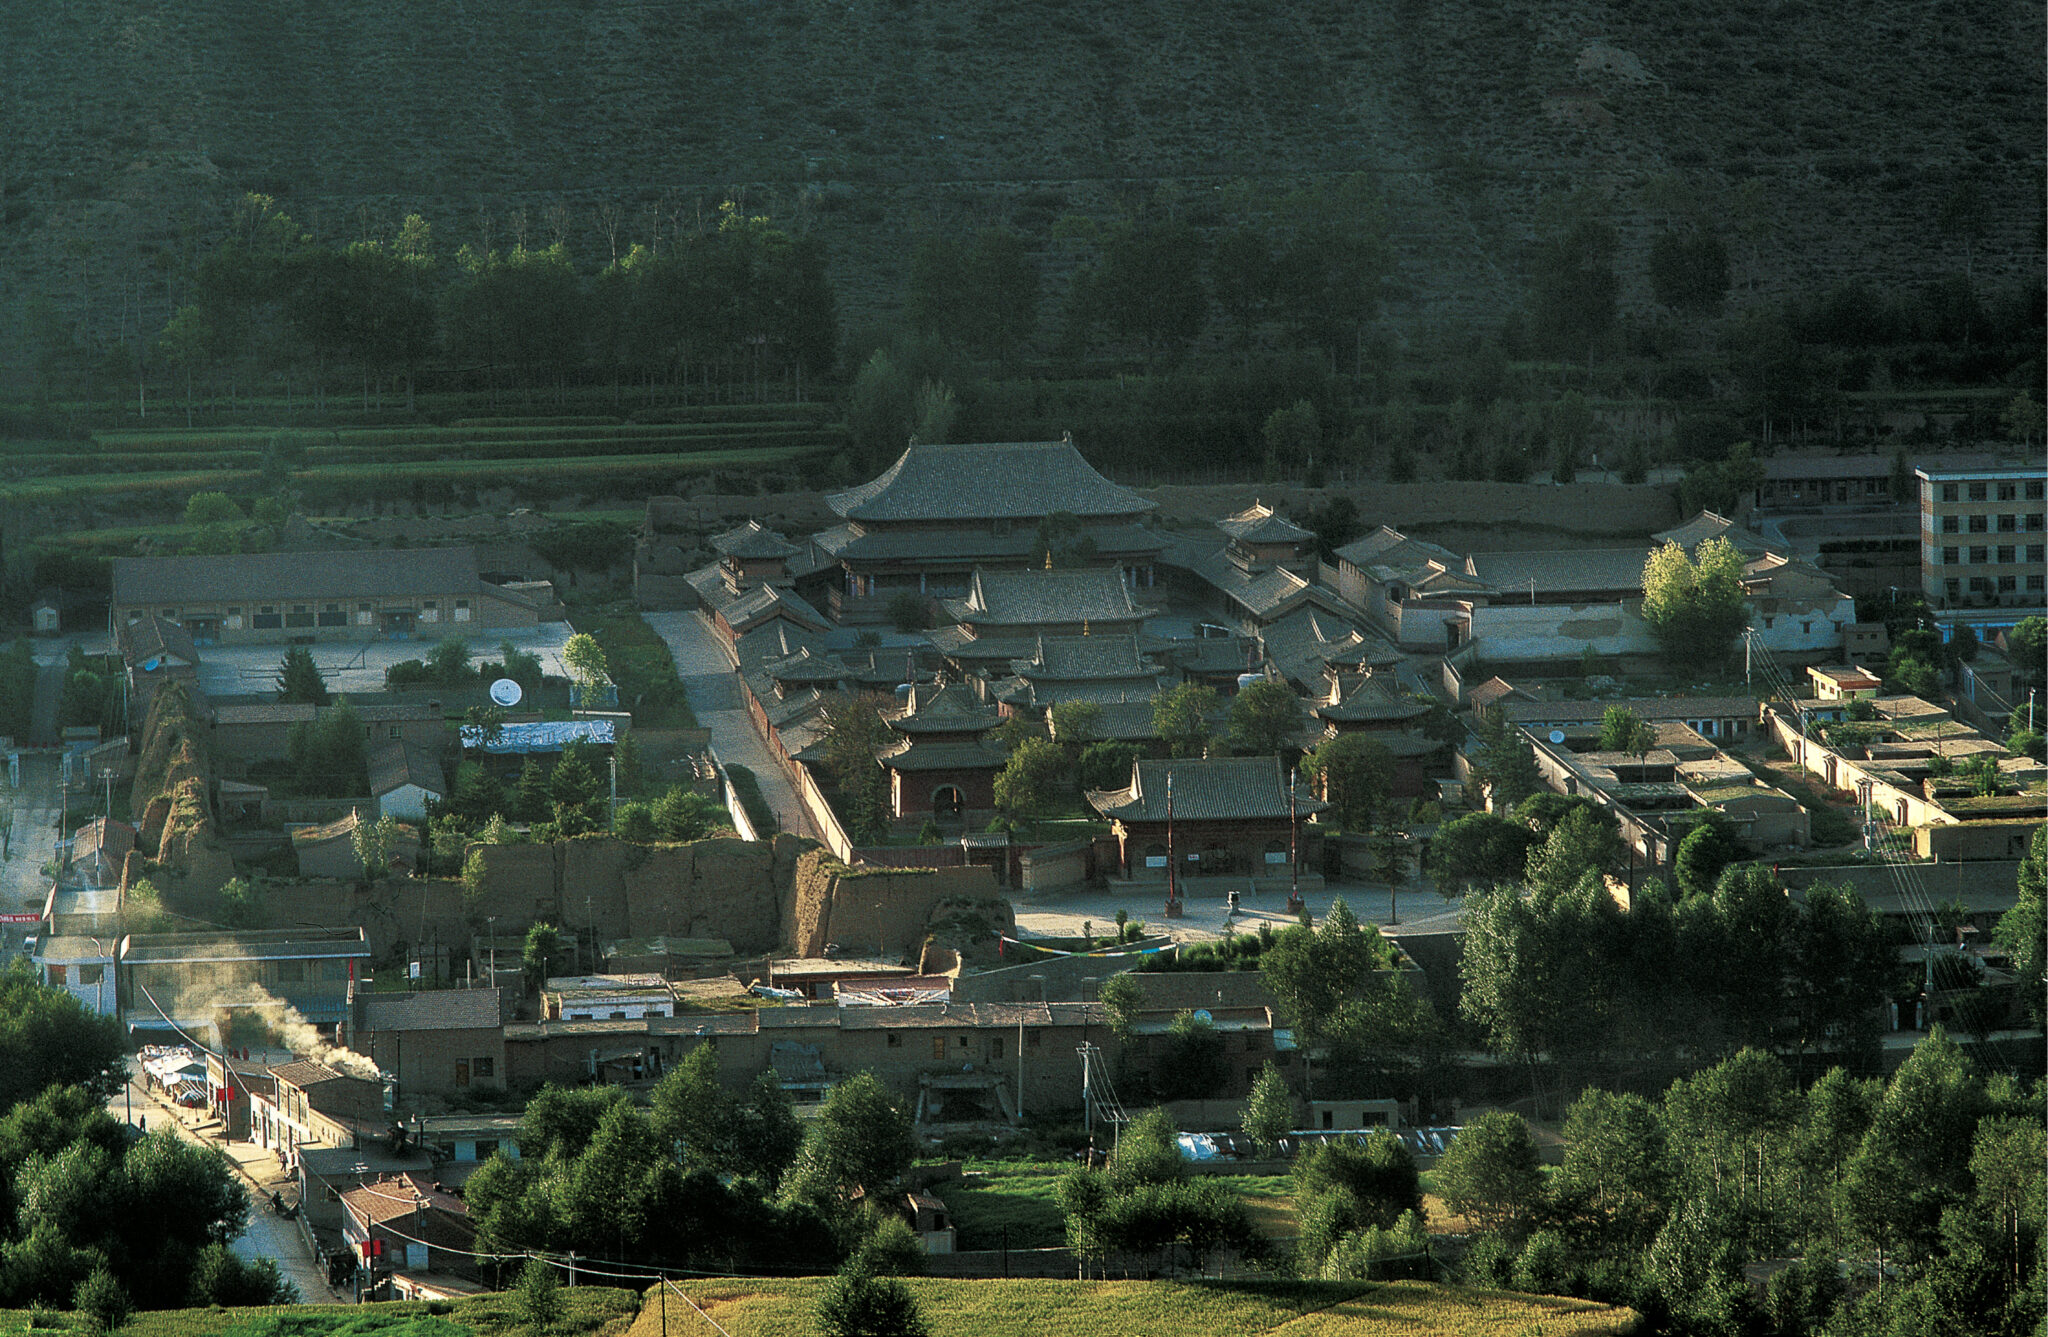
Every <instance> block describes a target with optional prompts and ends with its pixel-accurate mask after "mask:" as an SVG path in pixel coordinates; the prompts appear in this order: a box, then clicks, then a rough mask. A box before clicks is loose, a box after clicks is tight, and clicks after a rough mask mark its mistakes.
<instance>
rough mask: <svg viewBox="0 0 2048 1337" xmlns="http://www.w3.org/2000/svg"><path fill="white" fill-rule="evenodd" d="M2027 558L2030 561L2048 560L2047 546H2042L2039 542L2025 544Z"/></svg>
mask: <svg viewBox="0 0 2048 1337" xmlns="http://www.w3.org/2000/svg"><path fill="white" fill-rule="evenodd" d="M2027 560H2028V561H2030V562H2043V561H2048V548H2044V546H2043V545H2042V544H2039V543H2029V544H2028V545H2027Z"/></svg>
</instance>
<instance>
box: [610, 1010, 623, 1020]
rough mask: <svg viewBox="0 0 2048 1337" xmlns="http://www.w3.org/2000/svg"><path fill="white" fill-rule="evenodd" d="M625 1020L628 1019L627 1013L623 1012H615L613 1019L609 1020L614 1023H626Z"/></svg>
mask: <svg viewBox="0 0 2048 1337" xmlns="http://www.w3.org/2000/svg"><path fill="white" fill-rule="evenodd" d="M625 1019H626V1014H625V1013H623V1012H614V1013H612V1015H611V1017H610V1018H609V1020H612V1021H624V1020H625Z"/></svg>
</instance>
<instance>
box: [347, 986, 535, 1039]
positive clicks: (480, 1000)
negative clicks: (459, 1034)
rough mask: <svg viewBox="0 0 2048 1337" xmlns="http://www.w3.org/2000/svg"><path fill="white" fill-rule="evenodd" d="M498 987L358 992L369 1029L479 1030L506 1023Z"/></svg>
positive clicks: (363, 1015) (366, 1025)
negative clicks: (404, 991) (406, 991)
mask: <svg viewBox="0 0 2048 1337" xmlns="http://www.w3.org/2000/svg"><path fill="white" fill-rule="evenodd" d="M501 992H502V991H501V990H498V989H421V990H418V991H416V992H409V993H358V994H357V995H356V999H357V1003H358V1005H359V1006H360V1007H361V1008H362V1028H363V1029H364V1030H366V1031H476V1030H491V1029H495V1028H496V1027H498V1026H500V1025H503V1024H504V1018H503V1015H502V1014H501V1011H500V1009H501V1007H502V1004H501V1003H500V1002H499V994H500V993H501Z"/></svg>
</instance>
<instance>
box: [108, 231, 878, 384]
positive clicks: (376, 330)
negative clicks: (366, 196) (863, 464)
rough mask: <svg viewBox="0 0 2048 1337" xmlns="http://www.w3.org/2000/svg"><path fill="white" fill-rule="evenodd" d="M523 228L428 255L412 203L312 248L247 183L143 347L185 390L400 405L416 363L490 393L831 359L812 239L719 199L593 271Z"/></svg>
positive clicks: (821, 364)
mask: <svg viewBox="0 0 2048 1337" xmlns="http://www.w3.org/2000/svg"><path fill="white" fill-rule="evenodd" d="M534 240H535V243H536V244H534V245H529V244H528V240H527V239H526V238H525V237H519V238H516V239H515V240H514V241H513V244H512V245H511V246H510V247H509V248H507V249H500V248H499V247H498V246H496V245H494V244H493V241H492V240H491V239H485V240H484V241H483V242H482V244H481V245H467V244H466V245H463V246H461V247H459V248H458V249H457V250H456V251H455V252H454V253H453V254H452V255H443V254H441V253H439V252H438V251H437V249H436V243H435V239H434V236H433V231H432V229H431V227H429V225H428V224H427V223H426V222H425V220H423V219H421V218H420V217H418V216H417V215H412V216H408V217H407V218H406V220H405V222H404V223H403V224H402V225H401V226H400V227H399V229H398V231H397V234H396V235H395V236H394V237H392V238H390V239H388V240H363V241H358V242H354V243H351V244H347V245H328V244H322V243H318V242H315V241H313V240H312V239H311V238H310V237H309V236H308V235H307V234H305V233H304V232H303V231H301V230H300V228H299V226H298V225H297V224H296V223H295V222H294V221H293V220H292V219H291V217H290V216H289V215H287V214H285V213H283V212H282V211H280V210H279V209H278V207H277V204H276V202H275V201H273V200H271V199H269V198H268V197H265V196H261V195H249V196H247V197H245V198H244V199H243V201H242V202H241V204H240V206H239V207H238V208H237V210H236V212H235V215H234V218H233V220H232V222H231V225H230V227H229V229H228V233H227V235H226V236H225V237H224V238H223V239H222V240H221V241H220V243H219V244H218V245H217V246H216V247H215V248H214V249H213V250H212V251H211V252H209V253H208V254H207V255H205V256H204V257H203V258H202V259H201V260H200V261H199V262H198V264H197V266H196V269H195V272H194V274H193V275H192V281H191V284H190V298H189V300H188V301H187V302H185V303H184V304H183V305H181V306H179V307H178V308H177V309H176V310H175V311H174V312H173V314H172V316H171V318H170V321H169V322H168V324H167V325H166V326H165V328H164V330H163V332H162V334H161V336H160V337H159V338H158V339H157V340H156V342H155V344H154V345H153V348H152V353H153V356H154V357H155V358H156V359H159V360H161V362H162V363H164V364H167V365H169V366H170V367H172V368H174V369H175V370H176V371H177V372H178V374H179V375H180V377H181V378H182V379H183V381H184V383H185V387H186V392H187V396H188V399H189V397H190V395H191V393H192V392H193V390H194V389H195V388H197V386H198V385H199V384H200V383H206V384H209V385H210V386H212V387H214V388H215V389H217V390H225V391H227V392H228V393H229V394H230V395H232V394H234V393H235V392H236V390H237V388H238V387H240V388H243V389H253V388H255V387H259V386H263V385H265V384H267V383H268V382H269V381H271V380H272V379H273V378H276V377H280V376H282V377H287V378H291V379H297V380H303V381H304V382H305V383H306V384H307V385H309V386H310V388H311V390H312V392H313V394H314V395H315V396H316V397H317V396H320V395H323V394H324V393H326V392H327V391H329V390H330V389H332V388H333V387H335V386H337V385H339V384H343V383H345V382H344V380H343V378H344V377H346V378H350V379H352V380H353V381H354V383H356V384H357V385H358V386H360V388H361V391H362V396H363V399H364V405H365V407H368V402H369V399H370V397H371V395H372V392H373V388H376V387H381V386H383V385H386V384H392V383H402V384H403V385H404V387H405V391H406V395H407V402H408V404H410V402H411V395H412V390H413V387H414V385H415V384H416V383H417V381H418V380H419V379H420V377H421V375H422V374H423V373H424V372H426V371H428V370H430V369H431V370H433V371H435V372H438V373H440V374H441V376H442V377H443V378H447V377H451V376H452V377H455V378H459V379H461V380H465V381H469V382H472V383H475V384H478V385H481V386H484V387H487V388H491V389H493V390H495V389H498V388H501V387H520V388H524V389H525V390H527V391H529V392H531V391H533V390H536V389H539V388H543V387H550V386H559V385H562V384H564V383H566V382H567V381H569V380H571V379H581V378H583V377H585V376H588V375H591V374H593V373H592V371H591V369H592V368H607V369H610V371H609V374H611V375H613V376H618V375H630V376H631V377H632V378H633V379H634V380H635V381H639V382H644V383H647V384H650V385H671V386H672V385H677V384H682V383H686V382H690V381H698V380H701V381H703V382H706V383H711V382H716V383H718V384H720V385H722V386H758V385H760V384H762V383H765V382H767V381H771V380H772V381H778V382H781V381H784V380H793V381H794V382H795V384H796V386H797V387H798V390H799V393H800V389H801V386H802V384H803V382H804V381H805V380H806V379H814V378H816V377H819V376H821V375H823V374H825V373H826V372H827V371H829V370H830V368H831V365H832V362H833V359H834V356H835V350H836V345H837V339H838V326H837V317H836V314H835V299H834V296H833V292H832V287H831V284H830V282H829V281H828V280H827V278H826V276H825V263H824V252H823V249H822V248H821V247H820V246H819V245H818V243H817V242H816V241H815V240H814V239H811V238H804V237H795V236H791V235H790V234H789V233H787V232H784V231H783V230H781V229H779V228H776V227H774V226H773V225H772V224H771V223H770V222H769V220H768V219H767V218H765V217H762V216H759V215H750V214H747V213H746V212H745V211H744V210H742V209H740V208H739V207H738V206H736V205H734V204H732V203H731V202H730V201H728V202H727V203H725V204H724V205H722V206H721V207H720V209H719V211H718V215H717V218H716V220H715V222H713V223H712V224H711V225H710V226H707V227H705V228H703V229H702V230H699V231H695V232H684V233H681V234H679V235H676V236H673V237H671V238H670V239H669V240H668V242H667V243H666V244H665V245H661V246H658V247H652V248H650V247H646V246H641V245H637V244H636V245H633V246H631V247H630V248H629V249H628V250H627V251H626V252H625V253H624V254H618V253H616V249H615V253H614V255H613V257H612V258H611V259H610V261H609V262H607V263H606V264H604V265H603V266H601V267H599V268H597V269H595V270H594V271H593V270H584V269H579V268H578V266H577V264H576V263H575V261H574V259H573V258H572V257H571V255H570V253H569V251H568V249H567V248H566V246H565V245H564V243H563V242H562V241H561V240H559V239H557V240H555V241H553V242H551V243H550V244H548V245H546V246H540V245H538V244H537V243H538V239H537V238H536V239H534ZM137 370H141V368H137Z"/></svg>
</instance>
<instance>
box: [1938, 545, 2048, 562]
mask: <svg viewBox="0 0 2048 1337" xmlns="http://www.w3.org/2000/svg"><path fill="white" fill-rule="evenodd" d="M1965 552H1967V553H1968V554H1969V556H1968V558H1967V560H1968V562H1969V564H1970V565H1971V566H1984V565H1986V564H1988V563H1992V562H1996V563H1997V564H1998V565H2000V566H2011V565H2012V564H2013V563H2015V562H2019V561H2026V562H2029V563H2032V564H2035V565H2039V564H2040V563H2041V562H2042V561H2044V560H2048V544H2043V543H2030V544H2028V545H2027V547H2026V556H2025V557H2024V558H2022V557H2021V556H2019V552H2020V549H2019V548H2018V547H2017V546H2015V545H2013V544H2009V543H2008V544H2003V545H2001V546H1999V547H1997V548H1989V547H1984V548H1969V549H1963V548H1943V549H1942V550H1941V564H1942V565H1943V566H1961V565H1962V564H1963V562H1964V561H1965V558H1964V556H1963V554H1964V553H1965Z"/></svg>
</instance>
